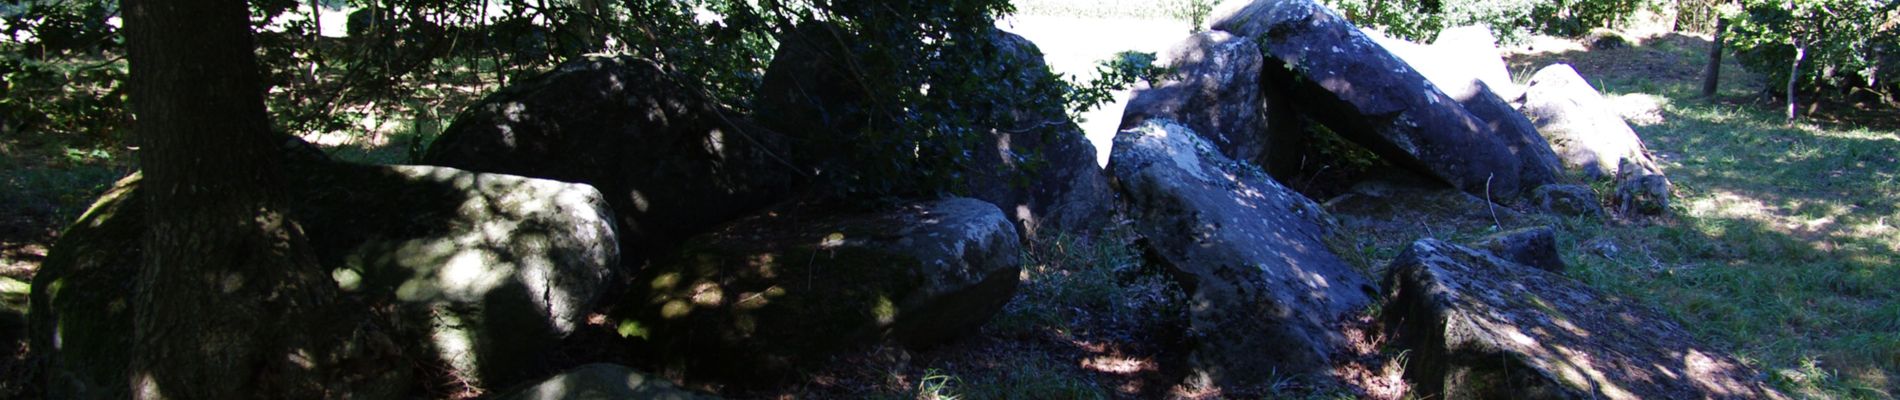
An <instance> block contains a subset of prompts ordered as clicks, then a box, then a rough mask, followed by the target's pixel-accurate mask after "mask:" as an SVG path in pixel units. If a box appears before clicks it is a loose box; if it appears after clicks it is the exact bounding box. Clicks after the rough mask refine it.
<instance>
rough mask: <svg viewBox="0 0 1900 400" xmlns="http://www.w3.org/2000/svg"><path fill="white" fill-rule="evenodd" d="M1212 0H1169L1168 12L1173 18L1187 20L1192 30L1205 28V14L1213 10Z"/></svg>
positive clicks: (1198, 30) (1196, 30) (1197, 30)
mask: <svg viewBox="0 0 1900 400" xmlns="http://www.w3.org/2000/svg"><path fill="white" fill-rule="evenodd" d="M1214 4H1215V2H1214V0H1171V1H1169V2H1168V14H1169V16H1170V17H1174V19H1178V20H1182V21H1187V23H1188V26H1189V28H1188V29H1191V30H1193V31H1194V32H1200V31H1202V30H1206V29H1207V14H1208V13H1211V12H1213V11H1214Z"/></svg>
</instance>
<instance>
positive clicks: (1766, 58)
mask: <svg viewBox="0 0 1900 400" xmlns="http://www.w3.org/2000/svg"><path fill="white" fill-rule="evenodd" d="M1896 8H1900V2H1892V1H1888V2H1886V3H1885V4H1881V3H1877V2H1873V1H1868V0H1796V1H1780V0H1776V1H1767V0H1748V1H1745V2H1744V3H1743V7H1742V9H1741V10H1740V11H1739V12H1738V13H1735V14H1733V15H1729V16H1727V17H1726V18H1728V19H1729V20H1730V21H1731V24H1730V33H1729V35H1730V39H1729V40H1730V42H1731V43H1733V44H1734V46H1735V51H1736V56H1737V58H1738V59H1740V61H1741V62H1742V64H1743V65H1744V66H1747V67H1748V68H1749V69H1750V70H1753V71H1755V72H1757V73H1762V74H1765V75H1767V76H1768V84H1769V86H1770V87H1769V89H1771V90H1772V91H1780V90H1785V89H1784V88H1785V86H1782V85H1785V84H1786V82H1788V75H1789V73H1790V69H1791V66H1792V65H1793V63H1794V59H1795V50H1796V46H1797V43H1798V44H1799V46H1800V47H1802V48H1803V50H1804V53H1805V57H1803V60H1802V68H1801V76H1800V77H1799V78H1798V79H1797V82H1798V84H1799V85H1801V86H1803V87H1810V88H1815V87H1831V88H1872V89H1876V90H1879V91H1883V92H1892V91H1893V90H1894V89H1896V88H1900V86H1896V85H1895V82H1896V79H1900V11H1897V10H1896ZM1890 95H1891V94H1890Z"/></svg>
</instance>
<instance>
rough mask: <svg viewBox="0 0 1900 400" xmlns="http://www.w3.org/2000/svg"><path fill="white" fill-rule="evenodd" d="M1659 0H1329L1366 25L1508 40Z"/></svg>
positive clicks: (1410, 35)
mask: <svg viewBox="0 0 1900 400" xmlns="http://www.w3.org/2000/svg"><path fill="white" fill-rule="evenodd" d="M1655 1H1656V0H1323V2H1324V3H1325V4H1326V5H1328V6H1331V7H1333V8H1334V9H1336V10H1339V11H1340V13H1341V14H1344V15H1345V16H1346V18H1347V19H1349V20H1351V21H1353V23H1355V24H1359V25H1360V26H1366V27H1373V28H1377V29H1379V30H1382V31H1385V32H1386V33H1387V34H1390V35H1392V36H1394V37H1400V38H1405V39H1409V40H1414V41H1421V42H1424V41H1430V40H1431V39H1432V38H1433V37H1434V36H1436V35H1438V32H1439V31H1441V30H1444V28H1448V27H1457V26H1466V25H1485V26H1489V27H1490V28H1491V32H1492V33H1493V34H1495V35H1497V37H1498V38H1499V39H1500V40H1503V41H1505V42H1517V41H1521V40H1523V39H1525V38H1526V37H1527V36H1528V35H1529V34H1531V33H1547V34H1556V35H1566V36H1576V35H1582V34H1584V33H1587V32H1589V31H1590V29H1593V28H1602V27H1608V26H1611V25H1613V24H1616V23H1620V22H1623V21H1624V20H1626V19H1628V18H1629V17H1630V16H1632V15H1634V14H1635V13H1636V11H1637V10H1640V9H1643V8H1644V7H1654V6H1656V5H1657V3H1655Z"/></svg>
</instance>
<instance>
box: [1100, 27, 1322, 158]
mask: <svg viewBox="0 0 1900 400" xmlns="http://www.w3.org/2000/svg"><path fill="white" fill-rule="evenodd" d="M1162 60H1163V61H1162V63H1161V65H1163V66H1166V67H1171V68H1174V70H1175V73H1174V74H1173V75H1170V76H1168V77H1167V78H1166V79H1163V80H1161V81H1159V82H1145V81H1144V82H1141V83H1138V84H1136V85H1135V88H1134V94H1133V97H1131V98H1130V99H1129V100H1128V107H1127V108H1126V109H1124V110H1123V111H1122V121H1121V128H1122V129H1129V128H1134V127H1135V126H1139V125H1141V123H1142V122H1144V121H1147V120H1148V119H1150V118H1167V119H1171V120H1175V121H1178V122H1181V123H1182V124H1185V125H1187V126H1188V127H1189V128H1192V129H1194V131H1195V132H1204V133H1205V134H1206V135H1207V136H1208V138H1207V139H1208V140H1209V141H1212V142H1214V146H1215V147H1216V148H1219V149H1220V150H1221V153H1222V154H1223V155H1226V156H1227V157H1228V158H1232V159H1235V160H1245V161H1248V162H1253V163H1255V164H1257V165H1262V166H1269V167H1270V168H1269V169H1276V168H1272V166H1273V165H1275V164H1284V163H1286V162H1287V161H1292V162H1294V163H1295V165H1294V167H1297V161H1298V160H1297V159H1296V158H1297V157H1298V154H1299V151H1298V149H1297V148H1296V146H1297V142H1298V141H1300V140H1301V136H1302V135H1305V134H1306V132H1305V127H1304V126H1303V124H1302V123H1301V120H1302V119H1301V118H1300V116H1299V114H1298V113H1296V112H1295V111H1294V109H1293V106H1292V103H1291V99H1289V98H1288V97H1287V93H1286V92H1285V91H1283V90H1273V89H1274V88H1272V87H1269V86H1267V85H1266V84H1265V83H1264V82H1263V81H1262V74H1263V73H1265V72H1266V71H1264V70H1262V68H1263V67H1265V66H1264V65H1263V64H1262V62H1263V61H1262V58H1261V56H1260V46H1259V45H1257V44H1255V43H1254V41H1253V40H1251V39H1248V38H1246V37H1241V36H1234V35H1233V34H1230V33H1227V32H1221V31H1204V32H1200V33H1196V34H1194V35H1191V36H1188V38H1187V40H1185V41H1182V42H1181V43H1180V44H1177V45H1175V46H1174V47H1173V48H1171V49H1169V50H1168V51H1167V53H1165V54H1164V55H1163V58H1162ZM1272 67H1273V68H1275V69H1281V67H1280V66H1277V65H1276V66H1272ZM1273 172H1276V173H1283V172H1287V171H1277V170H1276V171H1273Z"/></svg>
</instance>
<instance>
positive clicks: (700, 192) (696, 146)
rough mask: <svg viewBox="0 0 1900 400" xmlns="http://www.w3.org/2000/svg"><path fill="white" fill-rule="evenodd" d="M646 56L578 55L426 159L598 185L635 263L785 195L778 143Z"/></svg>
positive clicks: (489, 106) (446, 135) (478, 114)
mask: <svg viewBox="0 0 1900 400" xmlns="http://www.w3.org/2000/svg"><path fill="white" fill-rule="evenodd" d="M703 90H704V89H702V88H699V87H696V86H693V85H691V84H687V83H683V82H679V81H678V80H676V79H674V78H672V77H671V76H669V75H667V73H666V72H664V71H662V70H661V68H660V66H659V65H657V64H654V63H653V62H651V61H647V60H642V59H636V58H631V57H604V56H594V57H585V58H581V59H576V60H572V61H568V62H566V63H563V64H561V65H560V66H558V67H555V69H554V70H553V71H550V72H548V73H545V74H542V75H540V76H536V77H533V78H529V79H525V80H521V81H518V82H516V83H514V84H512V85H509V87H507V88H504V89H502V90H501V91H499V92H496V93H494V94H491V95H489V96H488V97H486V98H484V99H482V101H481V102H479V103H476V104H475V105H473V106H470V107H469V108H468V109H467V110H465V111H463V112H462V114H461V115H459V116H457V117H456V118H455V122H454V123H453V124H450V125H449V127H448V129H446V130H445V131H444V132H443V133H442V136H441V138H440V139H437V140H436V141H435V143H434V144H432V145H431V146H430V148H429V151H428V153H427V154H426V155H425V156H424V161H425V162H426V163H428V164H433V165H442V166H449V167H455V168H462V169H467V170H472V171H482V172H495V173H505V174H514V175H522V176H529V177H535V178H545V179H555V180H561V181H567V182H577V183H585V184H589V185H593V186H594V187H595V188H598V189H600V191H601V193H602V194H604V195H606V196H607V201H608V203H609V204H611V205H613V207H614V212H615V214H616V216H618V218H619V220H618V221H617V222H618V228H619V233H620V239H621V244H622V249H623V250H625V251H626V253H627V262H628V263H629V264H632V265H634V266H637V265H638V263H640V262H643V261H645V260H646V259H647V258H650V257H655V256H658V255H659V254H658V253H664V252H666V251H667V250H669V249H671V248H672V247H673V246H676V245H678V243H679V242H681V241H683V240H685V238H687V237H691V236H692V235H694V234H698V233H700V232H704V231H705V230H706V229H710V228H712V227H714V226H717V225H718V224H720V223H723V222H727V221H731V220H733V219H737V218H738V217H740V216H743V215H745V214H746V213H747V212H750V211H753V210H757V209H759V208H762V207H764V206H767V205H770V204H772V203H775V202H777V201H779V200H783V199H785V198H787V197H788V196H787V193H788V192H789V191H790V189H791V187H792V185H793V183H794V180H795V177H796V172H795V170H794V169H793V168H792V167H791V166H790V165H789V164H786V163H785V162H784V161H783V160H784V157H786V156H785V154H786V151H787V150H786V146H785V145H784V144H783V141H784V139H782V138H781V136H780V135H779V134H778V133H775V132H772V131H770V130H767V129H764V128H761V127H759V126H757V125H754V124H752V123H750V122H747V121H745V120H744V119H742V118H740V117H738V116H736V115H734V114H733V113H730V112H728V111H726V110H723V109H721V108H720V107H719V106H718V105H717V104H715V103H714V102H713V101H712V100H711V99H709V98H707V97H705V95H703V94H702V93H704V92H703Z"/></svg>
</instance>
